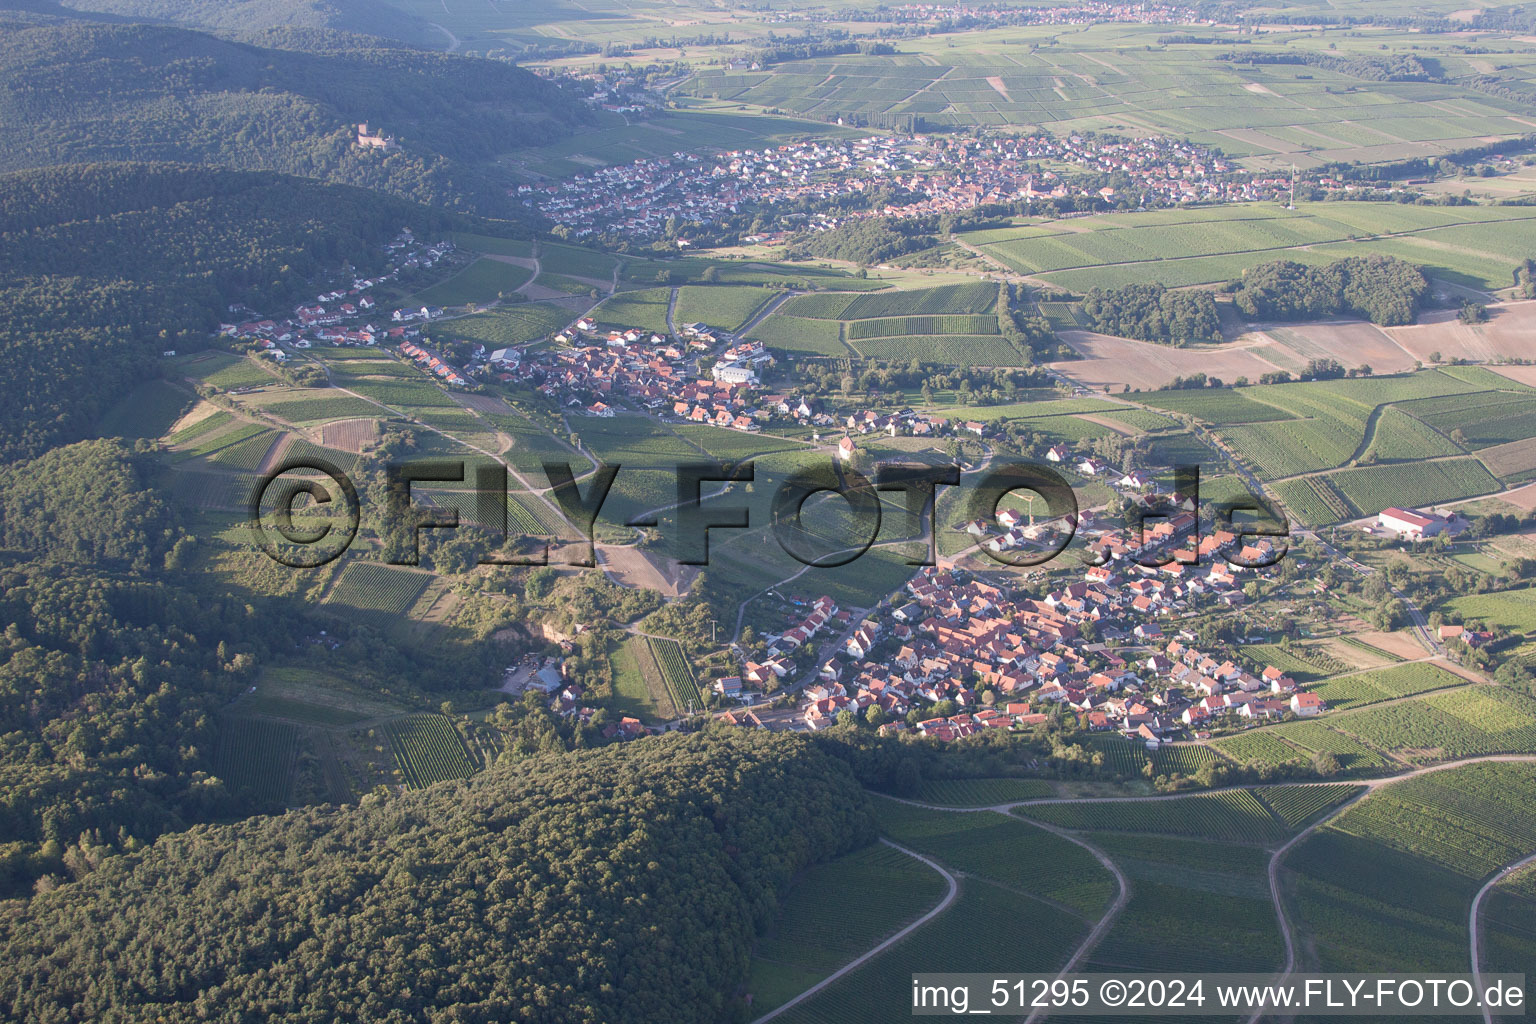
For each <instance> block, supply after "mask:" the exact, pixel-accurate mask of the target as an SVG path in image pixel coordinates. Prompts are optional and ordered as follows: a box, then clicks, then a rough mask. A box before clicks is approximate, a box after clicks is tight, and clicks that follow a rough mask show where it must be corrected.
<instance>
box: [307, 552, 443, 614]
mask: <svg viewBox="0 0 1536 1024" xmlns="http://www.w3.org/2000/svg"><path fill="white" fill-rule="evenodd" d="M431 579H432V577H431V576H430V575H429V574H427V573H424V572H412V571H410V570H408V569H398V568H395V567H394V566H390V565H383V564H381V563H379V562H367V561H362V560H361V559H358V560H354V561H351V562H348V563H347V566H346V568H345V569H343V570H342V571H341V576H340V578H339V579H337V581H336V584H335V586H333V587H332V588H331V592H330V594H329V595H328V596H327V597H326V603H327V604H338V605H349V606H351V607H352V608H355V609H357V610H359V611H362V612H373V613H376V616H377V617H378V618H380V619H384V618H389V619H393V618H397V617H399V616H403V615H404V614H405V613H406V612H408V611H410V609H411V606H412V605H414V604H415V603H416V599H417V598H419V597H420V596H421V594H422V591H424V590H426V589H427V584H428V583H429V582H430V581H431Z"/></svg>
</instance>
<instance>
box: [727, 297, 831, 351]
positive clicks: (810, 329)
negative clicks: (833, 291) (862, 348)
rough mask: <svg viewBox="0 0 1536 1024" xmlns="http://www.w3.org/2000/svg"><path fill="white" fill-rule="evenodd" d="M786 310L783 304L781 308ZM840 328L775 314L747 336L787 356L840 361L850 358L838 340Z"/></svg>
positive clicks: (825, 322)
mask: <svg viewBox="0 0 1536 1024" xmlns="http://www.w3.org/2000/svg"><path fill="white" fill-rule="evenodd" d="M787 306H788V304H787V303H786V305H785V307H782V308H787ZM841 326H842V325H841V324H839V323H838V322H837V321H836V320H813V319H811V318H810V317H802V316H785V315H784V314H783V312H776V313H774V314H773V315H772V316H770V317H767V318H765V319H763V320H762V321H760V322H759V323H758V324H757V326H756V327H753V328H752V330H751V332H750V334H749V336H750V337H751V338H753V339H755V340H757V341H760V342H762V343H763V344H764V345H766V346H768V347H769V348H771V349H777V350H778V351H780V352H785V353H788V354H789V355H807V356H833V357H843V356H848V355H852V354H853V350H852V349H850V348H849V347H848V346H847V345H844V344H843V343H842V341H840V340H839V338H840V336H841Z"/></svg>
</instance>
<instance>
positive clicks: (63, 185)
mask: <svg viewBox="0 0 1536 1024" xmlns="http://www.w3.org/2000/svg"><path fill="white" fill-rule="evenodd" d="M450 223H458V221H457V220H456V219H455V218H454V217H453V216H452V215H451V214H444V213H437V212H434V211H431V210H427V209H424V208H422V207H419V206H415V205H412V204H410V203H405V202H401V201H397V200H392V199H389V198H388V197H385V196H379V195H377V194H375V193H370V192H366V191H363V190H361V189H355V188H347V187H344V186H339V185H324V184H321V183H319V182H315V181H307V180H303V179H299V178H290V177H285V176H282V175H277V174H265V173H242V172H236V171H221V170H210V169H200V168H189V167H170V166H164V165H159V166H148V165H143V164H116V165H103V166H76V167H57V168H49V169H44V170H36V171H24V172H21V173H17V174H9V175H0V359H3V361H4V365H5V367H6V371H7V372H6V375H5V381H4V383H3V384H0V462H3V461H7V460H11V459H15V458H18V457H23V456H27V455H32V454H36V453H38V452H40V451H42V450H43V449H44V448H47V447H49V446H51V445H54V444H58V443H60V442H62V441H69V440H75V439H78V438H80V437H83V436H85V435H86V433H87V432H88V430H89V428H90V426H91V425H92V424H93V423H94V422H95V420H96V418H97V417H98V416H99V415H100V414H101V412H102V411H104V410H105V408H106V407H107V406H108V405H109V404H110V403H111V402H113V401H116V400H117V399H119V398H121V397H122V395H123V392H124V391H125V390H126V389H127V388H128V386H130V385H131V384H132V383H133V382H135V381H137V380H139V379H141V378H143V377H144V376H146V375H148V374H151V373H153V372H154V370H155V366H156V364H157V362H158V360H159V358H160V353H161V352H162V351H163V350H166V349H175V348H177V347H178V346H180V347H183V348H186V347H201V346H202V345H204V344H206V342H207V338H208V336H209V332H210V331H211V330H212V329H213V328H214V327H215V326H216V325H217V324H218V322H219V320H220V319H221V318H225V317H227V316H228V315H229V314H228V313H227V312H226V308H225V307H226V306H227V305H228V304H229V303H232V302H246V303H249V304H250V305H251V306H253V307H254V308H257V309H268V308H273V307H274V306H276V307H277V308H282V307H283V305H284V304H287V303H289V302H290V301H292V300H297V299H298V298H300V297H302V296H304V295H308V294H312V291H313V288H314V285H315V281H314V279H315V277H316V276H317V275H318V274H320V272H321V271H326V270H328V271H331V272H333V273H334V272H336V271H339V270H340V269H341V267H342V265H343V263H344V262H348V261H350V263H351V264H353V265H354V266H355V267H356V268H357V270H358V271H359V272H367V271H368V270H370V269H371V268H372V266H374V265H379V264H382V262H383V258H384V250H383V244H384V243H385V242H386V241H388V240H389V239H390V238H392V237H394V236H395V235H396V234H397V233H398V232H399V231H400V229H401V228H402V227H406V226H410V227H411V228H413V229H414V230H416V231H418V232H422V233H424V234H429V233H431V232H432V231H434V230H438V229H440V228H443V227H445V226H447V225H448V224H450Z"/></svg>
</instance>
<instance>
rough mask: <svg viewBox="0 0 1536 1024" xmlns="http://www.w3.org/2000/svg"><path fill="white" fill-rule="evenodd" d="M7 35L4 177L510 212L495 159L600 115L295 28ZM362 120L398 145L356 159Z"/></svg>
mask: <svg viewBox="0 0 1536 1024" xmlns="http://www.w3.org/2000/svg"><path fill="white" fill-rule="evenodd" d="M3 17H4V16H3V15H0V19H3ZM0 24H4V22H3V20H0ZM4 27H5V28H6V29H7V30H8V31H6V32H4V33H0V142H3V146H0V171H3V170H19V169H22V168H26V167H38V166H45V165H51V164H66V163H92V162H98V161H106V160H132V161H175V162H180V163H193V164H208V165H215V166H221V167H231V168H235V169H239V170H267V171H280V172H283V173H285V174H296V175H304V176H306V177H313V178H320V179H323V180H326V181H331V182H338V183H343V184H350V185H359V186H364V187H367V188H372V189H377V190H379V191H382V192H387V193H390V194H393V195H397V196H402V197H405V198H409V199H412V200H415V201H418V202H424V203H431V204H434V205H438V206H443V207H447V208H450V209H461V210H473V211H477V212H482V213H498V214H513V213H516V210H515V209H514V205H513V204H511V203H510V202H509V201H508V200H507V198H506V182H505V181H503V180H501V177H500V175H499V174H497V173H496V172H494V171H493V170H491V169H490V164H491V161H492V160H493V159H494V158H495V157H496V156H498V155H499V154H501V153H504V152H506V151H509V150H513V149H517V148H520V147H524V146H537V145H541V144H544V143H547V142H552V141H554V140H556V139H559V138H562V137H564V136H565V135H566V134H568V133H569V132H570V130H571V128H572V127H574V126H576V125H579V124H581V123H582V122H584V121H586V120H588V119H590V116H591V115H590V112H589V108H588V107H587V106H586V105H585V104H583V103H581V102H580V101H579V100H578V99H577V98H576V97H574V96H573V95H571V94H569V93H566V92H563V91H562V90H561V89H560V88H559V87H557V86H555V85H554V84H552V83H550V82H546V81H544V80H543V79H541V78H539V77H538V76H536V75H534V74H532V73H530V72H528V71H525V70H523V69H522V68H518V67H515V66H513V65H511V64H508V63H506V62H503V61H493V60H481V59H475V58H469V57H460V56H453V55H450V54H442V53H430V52H426V51H421V50H414V49H407V48H403V47H398V46H389V45H375V43H377V42H378V41H376V40H370V39H369V38H368V37H361V36H343V37H340V38H335V39H333V37H331V36H328V35H327V34H326V33H325V32H323V31H321V30H308V31H303V30H292V29H289V30H282V31H273V32H269V33H266V34H264V35H263V36H261V37H260V38H261V39H262V40H263V43H262V44H261V45H255V44H252V43H241V42H234V41H231V40H228V39H221V38H218V37H215V36H211V35H206V34H204V33H200V32H193V31H188V30H185V29H180V28H169V27H162V26H155V25H104V24H90V23H78V22H76V23H65V24H44V25H26V24H9V25H4ZM360 122H368V123H369V124H370V126H372V127H374V128H376V129H377V130H379V131H382V132H384V133H386V134H389V135H392V136H393V137H394V138H395V139H396V141H397V143H398V148H397V149H395V150H392V151H390V152H387V153H384V152H380V151H377V150H365V149H361V148H359V147H358V146H357V145H356V144H355V135H356V126H357V124H358V123H360Z"/></svg>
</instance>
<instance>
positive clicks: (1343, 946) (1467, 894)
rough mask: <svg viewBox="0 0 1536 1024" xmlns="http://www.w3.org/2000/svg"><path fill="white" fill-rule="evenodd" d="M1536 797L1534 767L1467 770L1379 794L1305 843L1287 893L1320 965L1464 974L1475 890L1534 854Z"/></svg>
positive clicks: (1290, 863) (1290, 869) (1291, 865)
mask: <svg viewBox="0 0 1536 1024" xmlns="http://www.w3.org/2000/svg"><path fill="white" fill-rule="evenodd" d="M1533 799H1536V768H1533V767H1532V766H1531V765H1527V764H1476V765H1466V766H1463V767H1460V768H1455V769H1450V770H1447V771H1442V772H1435V773H1433V774H1430V775H1425V776H1421V777H1418V778H1413V779H1409V780H1406V781H1403V782H1398V783H1394V784H1392V785H1389V786H1387V787H1385V788H1383V789H1380V790H1378V791H1376V792H1375V793H1373V794H1372V795H1371V796H1369V797H1368V798H1366V799H1364V800H1362V801H1360V802H1359V803H1357V804H1355V805H1354V806H1353V807H1351V808H1350V809H1349V810H1348V811H1346V812H1345V813H1344V814H1343V815H1342V816H1340V817H1339V818H1337V819H1335V820H1334V821H1332V822H1330V823H1329V824H1328V825H1326V826H1324V827H1323V828H1322V829H1320V830H1319V831H1318V832H1316V833H1314V834H1313V835H1312V836H1309V837H1308V838H1307V839H1306V840H1305V841H1304V842H1303V843H1302V844H1301V845H1300V846H1298V847H1297V848H1296V849H1295V850H1293V851H1292V852H1291V854H1290V856H1289V858H1288V859H1287V862H1286V868H1287V875H1288V876H1289V884H1288V886H1287V888H1288V889H1289V891H1290V892H1291V893H1292V894H1293V895H1292V896H1291V897H1290V908H1289V911H1290V913H1291V914H1292V915H1293V917H1294V918H1295V920H1296V923H1297V927H1298V928H1299V929H1300V930H1301V933H1302V934H1304V935H1307V936H1308V942H1309V947H1310V948H1311V949H1312V950H1313V951H1314V953H1315V957H1316V966H1317V968H1319V969H1322V970H1347V971H1354V970H1393V971H1411V970H1449V969H1456V970H1461V969H1463V968H1464V966H1465V963H1466V957H1467V907H1468V905H1469V903H1470V902H1471V899H1472V895H1473V893H1474V892H1475V891H1476V889H1477V888H1478V886H1479V884H1480V882H1481V880H1482V879H1483V878H1485V877H1487V876H1488V875H1489V874H1491V873H1492V872H1493V871H1494V870H1496V869H1497V868H1498V867H1499V866H1501V865H1503V864H1505V863H1509V862H1511V861H1514V860H1516V859H1519V858H1521V857H1523V856H1525V855H1527V854H1528V853H1529V852H1530V851H1531V850H1532V849H1536V822H1533V821H1532V819H1531V815H1530V813H1529V811H1530V807H1531V806H1532V801H1533ZM1362 864H1369V865H1371V870H1369V871H1362V870H1361V869H1360V866H1361V865H1362Z"/></svg>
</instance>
